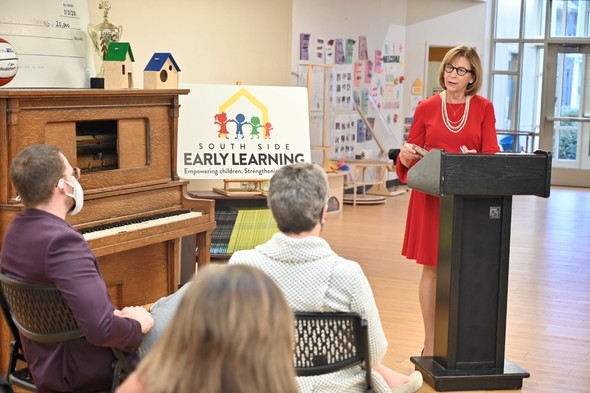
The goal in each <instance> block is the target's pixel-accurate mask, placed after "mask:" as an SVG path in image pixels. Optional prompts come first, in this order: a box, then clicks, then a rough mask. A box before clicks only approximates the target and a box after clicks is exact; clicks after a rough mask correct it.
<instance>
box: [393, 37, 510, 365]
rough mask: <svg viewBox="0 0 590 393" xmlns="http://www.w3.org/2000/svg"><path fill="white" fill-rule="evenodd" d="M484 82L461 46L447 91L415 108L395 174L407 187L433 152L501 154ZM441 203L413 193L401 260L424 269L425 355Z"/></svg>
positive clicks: (446, 71) (444, 74)
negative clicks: (483, 90)
mask: <svg viewBox="0 0 590 393" xmlns="http://www.w3.org/2000/svg"><path fill="white" fill-rule="evenodd" d="M482 81H483V74H482V66H481V61H480V59H479V56H478V54H477V52H476V51H475V49H474V48H470V47H467V46H457V47H455V48H453V49H451V50H449V51H448V52H447V54H446V55H445V57H444V58H443V60H442V62H441V65H440V68H439V70H438V83H439V85H440V87H441V88H442V89H443V91H442V92H440V93H439V94H436V95H434V96H432V97H429V98H427V99H425V100H422V101H421V102H420V103H419V104H418V106H417V107H416V111H415V113H414V119H413V122H412V126H411V128H410V133H409V135H408V140H407V142H406V143H404V144H403V146H402V148H401V150H400V153H399V155H398V157H397V165H396V171H397V175H398V178H399V179H400V181H401V182H402V183H407V178H408V170H409V169H410V168H411V167H412V166H413V165H414V164H415V163H416V162H417V161H418V160H419V159H420V158H422V156H423V155H424V154H427V151H429V150H431V149H442V150H444V151H446V152H448V153H466V154H468V153H489V154H494V153H497V152H498V151H500V147H499V145H498V140H497V136H496V116H495V113H494V106H493V104H492V102H491V101H489V100H487V99H486V98H484V97H482V96H480V95H478V94H477V92H478V91H479V89H480V88H481V85H482ZM439 203H440V199H439V198H438V197H436V196H433V195H429V194H425V193H423V192H421V191H418V190H412V193H411V195H410V204H409V207H408V213H407V219H406V231H405V237H404V242H403V247H402V255H404V256H405V257H406V258H408V259H413V260H416V262H417V263H419V264H421V265H422V266H423V268H422V276H421V278H420V286H419V299H420V307H421V309H422V319H423V321H424V350H423V355H424V356H432V354H433V347H434V309H435V299H436V267H437V263H438V228H439V222H438V220H439V207H440V205H439Z"/></svg>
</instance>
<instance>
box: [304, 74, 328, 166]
mask: <svg viewBox="0 0 590 393" xmlns="http://www.w3.org/2000/svg"><path fill="white" fill-rule="evenodd" d="M302 65H305V66H307V92H308V100H309V101H308V107H309V124H310V125H311V124H313V118H312V112H313V96H314V94H313V92H314V90H315V89H314V84H313V83H314V80H313V71H314V68H315V67H319V68H323V69H324V75H323V77H324V80H323V81H322V84H323V96H322V103H321V112H322V125H321V131H322V135H321V137H322V140H321V144H320V145H311V150H321V151H322V167H323V168H324V169H325V170H326V171H329V170H330V150H332V144H331V143H330V141H329V137H330V136H329V132H328V131H329V130H330V116H328V114H329V112H330V111H329V110H328V109H329V107H330V94H326V88H328V87H329V86H330V83H329V75H327V74H326V71H325V70H327V69H329V68H332V67H334V66H335V65H334V64H322V63H309V64H302Z"/></svg>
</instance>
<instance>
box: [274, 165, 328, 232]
mask: <svg viewBox="0 0 590 393" xmlns="http://www.w3.org/2000/svg"><path fill="white" fill-rule="evenodd" d="M328 197H329V194H328V178H327V176H326V172H325V171H324V170H323V169H322V168H321V167H320V166H318V165H317V164H309V163H297V164H292V165H286V166H283V167H281V168H279V169H278V170H277V171H276V172H275V174H274V175H273V177H272V178H271V179H270V186H269V189H268V206H269V207H270V209H271V211H272V214H273V217H274V218H275V220H276V222H277V226H278V227H279V230H280V231H281V232H283V233H295V234H297V233H301V232H307V231H310V230H312V229H313V228H314V227H315V226H316V225H317V223H318V222H320V219H321V215H322V212H323V209H324V206H326V203H328Z"/></svg>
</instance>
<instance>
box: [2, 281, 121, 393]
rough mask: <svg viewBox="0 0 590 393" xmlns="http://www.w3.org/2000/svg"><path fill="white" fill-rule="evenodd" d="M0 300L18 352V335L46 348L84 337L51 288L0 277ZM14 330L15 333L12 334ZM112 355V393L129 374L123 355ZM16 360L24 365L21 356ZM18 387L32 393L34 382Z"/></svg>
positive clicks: (11, 368) (69, 312)
mask: <svg viewBox="0 0 590 393" xmlns="http://www.w3.org/2000/svg"><path fill="white" fill-rule="evenodd" d="M0 300H1V303H2V311H3V312H4V314H5V319H6V321H7V322H8V324H9V326H11V331H12V332H13V335H14V336H15V342H17V343H18V345H19V348H20V340H19V339H18V337H19V335H18V333H19V332H20V334H22V335H23V336H25V337H27V338H29V339H31V340H33V341H36V342H40V343H45V344H50V343H59V342H64V341H69V340H74V339H77V338H81V337H84V332H83V331H82V329H80V328H79V326H78V322H77V321H76V319H75V318H74V314H73V313H72V310H71V309H70V306H69V305H68V303H67V302H66V300H65V299H64V297H63V295H62V294H61V292H60V291H59V289H57V287H56V286H55V285H53V284H32V283H26V282H23V281H20V280H17V279H14V278H11V277H8V276H6V275H5V274H2V273H0ZM15 326H16V328H17V331H16V332H15V331H14V330H13V327H15ZM14 348H16V347H14ZM112 351H113V354H114V356H115V361H114V362H113V369H114V372H113V384H112V387H111V392H114V391H115V389H116V387H117V386H118V385H119V384H120V383H121V382H122V381H123V380H124V379H125V378H126V377H127V376H128V375H129V374H130V373H131V371H132V368H131V365H130V363H129V361H128V360H127V358H126V356H125V354H124V353H123V352H122V351H120V350H118V349H116V348H112ZM13 352H14V351H13ZM12 356H16V354H15V355H12ZM19 360H22V361H26V359H24V357H23V356H22V355H21V357H19ZM12 363H13V362H12V361H11V366H9V375H10V380H11V381H13V382H14V381H15V379H14V378H13V375H11V371H14V368H15V367H14V365H13V364H12ZM26 371H27V372H28V370H26ZM31 381H32V380H31ZM20 383H21V384H19V386H21V387H23V388H28V389H29V390H32V391H35V387H34V385H33V382H30V383H28V384H27V383H26V382H22V381H20Z"/></svg>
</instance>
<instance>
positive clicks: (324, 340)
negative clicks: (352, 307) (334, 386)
mask: <svg viewBox="0 0 590 393" xmlns="http://www.w3.org/2000/svg"><path fill="white" fill-rule="evenodd" d="M368 334H369V333H368V323H367V320H366V319H364V318H362V317H361V316H360V315H359V314H357V313H351V312H332V313H323V312H302V311H296V312H295V354H294V362H295V371H296V373H297V375H298V376H312V375H321V374H327V373H332V372H335V371H339V370H342V369H345V368H348V367H351V366H353V365H357V364H360V365H362V366H364V368H365V370H366V378H367V388H368V390H370V389H371V387H372V382H371V360H370V356H369V339H368Z"/></svg>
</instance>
